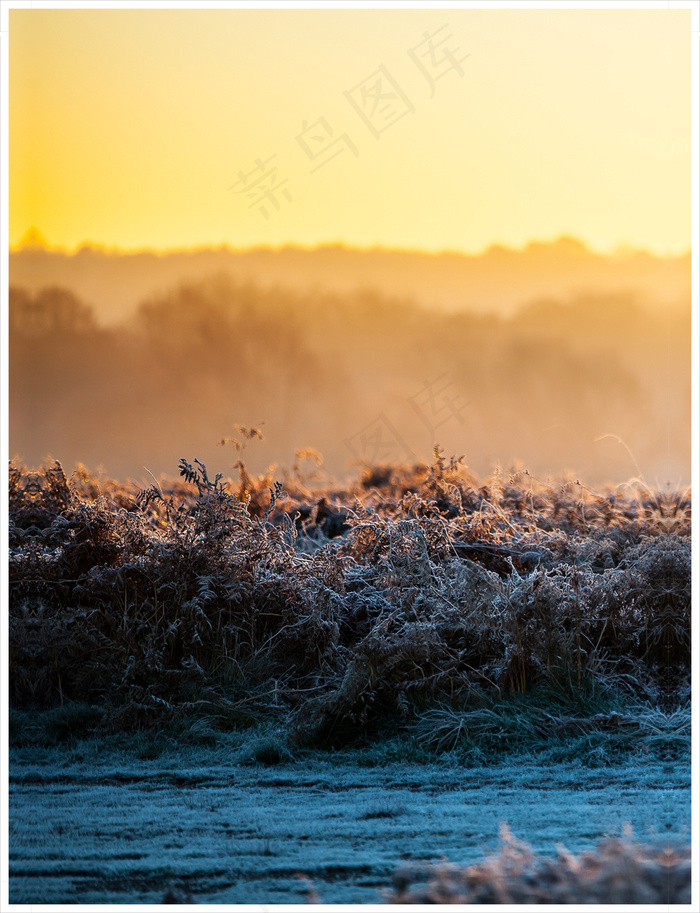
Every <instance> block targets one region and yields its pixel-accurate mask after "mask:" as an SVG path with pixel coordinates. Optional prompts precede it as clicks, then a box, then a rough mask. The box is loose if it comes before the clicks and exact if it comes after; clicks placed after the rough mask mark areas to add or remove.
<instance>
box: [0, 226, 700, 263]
mask: <svg viewBox="0 0 700 913" xmlns="http://www.w3.org/2000/svg"><path fill="white" fill-rule="evenodd" d="M562 244H569V245H571V246H575V247H578V248H581V249H582V250H583V252H585V253H587V254H592V255H594V256H599V257H611V258H615V257H618V258H619V257H633V256H638V255H640V254H642V255H646V256H649V257H654V258H656V259H660V260H669V259H677V260H680V259H684V258H686V257H689V256H690V255H691V253H692V243H691V244H689V245H688V246H687V247H686V248H684V249H683V250H682V251H679V252H668V251H667V252H665V253H661V252H657V251H655V250H653V249H651V248H649V247H643V246H636V245H634V244H631V243H629V242H624V241H623V242H620V243H618V244H616V245H615V246H613V247H612V248H608V249H607V250H603V249H601V248H596V247H595V246H593V245H591V244H590V243H588V242H587V241H584V240H583V239H582V238H580V237H578V236H576V235H572V234H567V233H563V234H560V235H556V236H555V237H553V238H550V239H545V240H543V239H540V238H533V239H532V240H530V241H527V242H524V243H523V244H522V245H520V246H517V245H510V244H505V243H503V242H500V241H491V242H489V243H487V244H485V245H484V246H483V247H482V248H480V249H479V250H476V251H467V250H463V249H458V248H439V249H437V250H428V249H426V248H416V247H400V246H397V247H392V246H390V245H386V244H372V245H354V244H349V243H348V242H345V241H324V242H320V243H318V244H313V245H310V244H302V243H299V242H294V241H287V242H284V243H281V244H276V245H275V244H252V245H249V246H247V247H236V246H234V245H232V244H230V243H228V242H220V243H216V242H204V243H202V244H194V245H190V246H174V247H120V246H119V245H116V244H115V245H108V244H105V243H103V242H99V241H87V240H85V241H81V242H80V243H78V244H76V245H75V246H73V247H68V246H63V245H60V244H56V245H52V244H50V243H49V242H48V241H46V239H45V238H44V237H43V234H41V233H40V232H39V231H38V230H37V229H35V228H32V229H29V230H28V231H27V232H26V233H25V236H24V238H23V239H22V240H21V241H20V242H19V243H18V244H16V245H9V246H8V252H9V253H10V254H17V253H22V252H24V251H27V250H29V251H31V250H34V251H39V250H43V251H46V252H47V253H61V254H67V255H68V256H75V255H77V254H79V253H81V251H84V250H92V251H99V252H103V253H106V254H119V255H122V256H130V255H131V256H133V255H135V254H154V255H157V256H163V255H167V254H183V253H201V252H205V251H228V252H231V253H259V252H273V253H280V252H282V251H303V252H307V253H313V252H317V251H327V250H345V251H352V252H357V253H392V254H394V253H400V254H413V255H416V254H419V255H422V256H427V257H442V256H453V257H455V256H456V257H472V258H477V257H483V256H485V255H487V254H489V253H491V252H494V251H504V252H508V253H516V254H521V253H525V252H526V251H528V250H529V249H530V248H533V247H535V248H536V247H555V246H557V245H562Z"/></svg>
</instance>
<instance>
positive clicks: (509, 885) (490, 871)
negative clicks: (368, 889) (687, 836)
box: [385, 826, 691, 905]
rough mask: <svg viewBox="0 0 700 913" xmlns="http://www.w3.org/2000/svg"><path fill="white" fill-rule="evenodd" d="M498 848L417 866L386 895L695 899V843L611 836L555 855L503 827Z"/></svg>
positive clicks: (445, 899)
mask: <svg viewBox="0 0 700 913" xmlns="http://www.w3.org/2000/svg"><path fill="white" fill-rule="evenodd" d="M501 836H502V846H501V850H500V852H499V853H497V854H495V855H493V856H491V857H487V858H485V859H484V860H482V861H481V862H478V863H476V864H474V865H470V866H464V867H460V866H457V865H454V864H452V863H449V862H444V863H441V864H437V865H435V864H427V865H420V864H412V865H406V866H403V867H402V868H400V869H399V870H398V871H397V872H396V873H395V875H394V878H393V888H392V890H391V891H387V892H385V894H386V902H387V903H392V904H401V903H406V904H485V903H494V904H507V905H511V904H540V903H556V904H577V905H580V904H636V905H639V904H689V903H690V902H691V895H690V888H691V857H690V847H689V846H687V847H684V848H683V849H677V848H673V847H669V846H666V847H651V846H646V845H642V844H637V843H635V842H634V841H632V840H631V839H624V840H619V839H608V840H605V841H603V842H602V843H601V844H600V845H599V846H598V847H597V848H596V849H595V850H593V851H589V852H585V853H582V854H581V855H580V856H574V855H573V854H572V853H570V852H569V851H568V850H567V849H566V848H565V847H561V848H560V849H559V855H558V857H557V858H555V859H547V858H543V857H538V856H536V855H535V854H534V853H533V851H532V850H531V848H530V847H529V846H528V845H527V844H526V843H523V842H522V841H520V840H517V839H516V838H515V837H513V835H512V834H511V833H510V831H509V830H508V828H507V827H505V826H504V827H503V829H502V834H501Z"/></svg>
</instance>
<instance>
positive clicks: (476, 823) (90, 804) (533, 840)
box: [10, 748, 690, 904]
mask: <svg viewBox="0 0 700 913" xmlns="http://www.w3.org/2000/svg"><path fill="white" fill-rule="evenodd" d="M78 758H79V752H78V753H76V752H75V751H68V750H65V749H55V750H53V751H52V750H49V749H41V750H37V749H35V750H32V751H26V750H25V751H21V752H18V753H16V754H15V755H14V756H13V757H12V758H11V767H10V901H11V902H12V903H27V904H29V903H32V904H38V903H93V904H98V903H102V904H104V903H131V904H136V903H159V902H160V901H161V900H162V899H163V897H164V895H165V893H166V891H167V890H168V889H169V888H170V889H171V890H173V891H174V893H175V895H176V896H177V897H179V898H180V899H181V900H182V899H185V898H186V897H187V896H189V899H190V900H191V901H192V902H196V903H200V904H201V903H299V902H304V901H305V900H306V899H307V897H308V892H309V885H308V882H306V881H304V880H303V879H300V878H299V877H298V875H299V874H300V873H301V874H304V875H307V876H308V877H309V878H311V879H312V881H313V882H314V885H315V887H316V890H317V891H318V893H319V895H320V898H321V900H322V902H324V903H372V902H374V903H377V902H381V900H382V896H381V894H380V893H379V891H380V889H381V888H383V887H384V888H386V887H389V886H390V883H391V876H392V873H393V872H395V871H396V869H397V868H398V867H399V866H400V864H401V863H402V862H404V861H406V860H423V859H433V860H438V859H440V858H441V857H444V858H447V859H449V860H450V861H452V862H455V863H460V864H465V863H473V862H476V861H478V860H479V859H481V858H482V857H483V855H484V854H485V853H490V852H494V851H496V850H497V849H498V847H499V843H500V837H499V828H500V825H501V823H503V822H505V823H507V824H508V825H509V827H510V829H511V831H512V833H513V834H514V835H515V836H516V837H517V838H520V839H522V840H525V841H527V842H528V843H530V844H531V846H532V848H533V850H535V851H536V852H537V853H542V854H546V855H548V856H554V855H556V848H557V844H559V843H563V844H565V845H566V847H567V848H568V849H569V850H571V851H572V852H574V853H580V852H582V851H585V850H589V849H592V848H594V847H595V846H596V845H597V844H598V842H599V841H600V840H601V838H603V837H605V836H622V834H623V832H624V829H625V826H626V825H630V826H631V828H632V829H633V832H634V835H635V838H636V839H637V840H639V841H640V842H650V843H652V844H656V845H659V844H660V843H662V842H665V841H669V840H670V841H671V842H673V843H675V844H681V845H683V844H687V843H689V840H690V771H689V768H688V767H686V766H680V765H675V764H663V763H659V762H653V763H651V764H645V765H640V764H634V763H626V764H620V765H617V766H615V767H612V768H611V767H604V768H598V769H596V768H586V767H583V766H577V765H573V764H569V765H556V766H553V767H552V768H551V769H548V768H547V767H546V766H542V765H541V764H537V765H535V764H531V763H530V764H528V763H523V762H518V763H511V764H507V763H502V764H499V765H493V766H490V767H480V768H467V767H464V766H460V765H457V764H453V765H451V764H449V763H434V764H415V763H397V762H390V763H386V764H382V765H381V766H378V767H363V766H360V765H358V757H356V756H354V755H353V752H338V753H335V754H334V755H332V756H328V757H327V758H325V759H321V758H318V757H311V758H308V759H299V760H295V761H292V762H289V763H282V764H281V765H277V766H275V767H260V766H255V765H245V764H237V765H228V766H227V765H225V764H222V763H221V759H220V754H217V753H216V752H214V751H210V750H208V749H206V748H202V749H198V750H197V751H196V752H194V753H193V752H192V751H190V752H188V753H186V754H183V753H181V752H178V751H175V750H174V751H172V752H166V753H164V754H162V755H161V756H160V757H157V758H155V759H153V760H150V761H145V760H134V759H133V756H132V758H131V759H130V758H129V757H128V756H127V755H125V754H123V753H118V752H110V751H109V750H106V751H104V753H103V754H102V756H101V757H99V758H97V757H92V758H89V759H87V760H82V761H81V760H78Z"/></svg>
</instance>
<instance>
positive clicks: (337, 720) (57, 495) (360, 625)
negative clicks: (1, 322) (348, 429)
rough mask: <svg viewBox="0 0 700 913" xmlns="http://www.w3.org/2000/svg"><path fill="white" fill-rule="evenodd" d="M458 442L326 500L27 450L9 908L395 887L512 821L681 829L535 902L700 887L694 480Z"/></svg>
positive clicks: (19, 544)
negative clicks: (673, 483)
mask: <svg viewBox="0 0 700 913" xmlns="http://www.w3.org/2000/svg"><path fill="white" fill-rule="evenodd" d="M242 430H243V431H245V432H246V435H247V437H248V438H249V437H250V436H251V435H253V436H255V435H256V434H257V433H258V432H257V429H242ZM434 456H435V459H434V462H433V464H432V465H430V466H427V465H416V466H412V467H386V466H385V467H366V468H365V470H364V471H363V474H362V475H361V476H360V477H359V478H358V480H357V482H355V483H353V484H352V485H351V486H350V487H349V488H335V487H332V486H331V487H328V486H326V487H321V488H318V489H313V490H312V488H310V487H309V486H308V485H307V481H305V479H304V478H303V475H302V474H301V472H300V471H299V472H296V473H295V474H293V475H292V476H290V477H289V478H286V479H285V480H284V483H282V482H280V481H279V480H274V479H273V478H272V477H268V476H264V477H260V478H258V479H253V478H252V477H251V476H250V475H249V474H248V473H247V471H246V469H245V467H244V466H243V464H242V463H240V464H239V475H240V478H239V481H238V483H236V482H234V481H232V480H228V481H222V478H221V477H220V476H219V475H217V476H216V477H215V478H213V479H212V478H210V476H209V475H208V473H207V470H206V467H205V466H204V465H203V464H202V463H199V462H197V461H195V463H194V464H190V463H188V462H187V461H186V460H181V462H180V474H181V477H182V481H179V482H170V483H166V482H165V481H164V482H163V484H162V485H161V484H160V483H157V484H154V485H153V486H152V487H151V488H149V489H148V490H145V491H143V490H139V489H137V488H136V487H135V486H134V485H130V484H127V485H123V484H121V483H115V482H110V481H109V480H100V479H97V478H96V477H93V476H90V475H89V473H87V472H85V471H83V470H80V471H76V473H74V474H73V476H72V477H71V478H70V479H69V478H68V477H67V476H66V474H65V473H64V471H63V469H62V467H61V466H60V465H59V464H55V465H54V466H50V467H47V468H45V469H43V470H41V471H34V470H28V469H25V468H23V467H19V466H13V467H12V468H11V473H10V497H9V503H10V537H9V538H10V561H9V571H10V613H9V614H10V618H9V621H10V624H9V644H10V712H11V713H10V744H11V748H12V754H11V763H10V777H11V796H10V799H11V805H10V878H11V886H10V898H11V900H12V901H13V902H17V903H33V904H36V903H70V902H74V903H75V902H79V903H96V904H103V903H117V902H124V903H138V904H142V903H146V902H159V901H161V900H162V899H163V898H164V897H165V896H166V894H167V892H171V895H170V896H171V899H172V898H173V897H174V898H176V899H178V898H179V899H181V900H185V899H187V898H190V899H191V900H192V901H193V902H196V903H207V902H213V903H220V902H228V903H236V902H238V903H244V902H259V903H285V902H287V903H288V902H294V901H300V900H305V899H307V898H308V899H313V898H314V897H315V896H316V893H318V896H319V897H320V898H321V900H322V901H323V902H327V903H337V902H346V903H351V902H362V903H377V902H378V901H380V900H381V898H382V895H381V894H380V893H379V892H380V891H381V889H383V888H384V889H388V888H390V886H391V885H392V876H393V875H394V874H395V873H396V872H397V870H398V869H399V868H400V867H401V865H402V864H403V863H405V862H406V861H407V860H425V859H432V860H434V861H439V860H440V859H441V858H445V859H448V860H450V861H452V862H454V863H456V864H459V865H462V866H464V865H470V866H474V865H475V864H477V863H480V862H481V860H483V858H484V854H489V853H493V852H495V851H497V850H498V848H499V839H500V838H499V832H500V826H501V824H502V823H504V824H507V825H508V826H509V827H510V829H511V832H512V833H513V835H514V836H515V837H516V838H518V839H520V840H522V841H526V842H527V843H528V844H530V845H531V846H532V848H533V850H534V851H535V853H537V854H541V855H542V856H543V858H544V859H545V860H546V859H547V858H550V859H552V858H554V856H555V853H556V851H557V844H558V843H561V844H564V845H565V846H566V847H567V848H568V849H569V850H570V851H571V852H573V853H576V854H580V853H585V852H587V851H589V850H591V851H592V850H596V852H598V850H597V847H598V845H599V844H600V841H601V839H603V838H605V837H606V836H608V837H620V836H622V834H623V832H624V828H625V825H630V826H631V828H632V831H633V833H634V834H635V835H636V837H637V839H639V840H640V841H646V845H647V847H649V846H656V847H659V846H660V847H663V846H666V845H669V846H670V845H675V846H677V847H678V848H679V855H678V856H673V855H672V856H665V855H663V854H659V853H656V850H655V851H654V852H655V853H656V855H654V854H651V855H650V852H651V851H649V852H647V850H644V851H642V850H638V849H632V850H630V849H629V848H630V847H631V844H629V843H628V844H627V845H626V847H627V848H626V849H625V848H623V849H622V850H620V851H619V852H618V850H617V849H615V848H614V847H613V848H611V846H610V845H609V846H608V848H607V849H605V848H603V849H601V850H600V852H599V855H598V856H597V857H595V858H594V859H593V862H592V863H591V860H590V859H588V861H586V860H585V859H584V863H583V864H579V863H578V862H576V861H575V862H573V863H572V860H571V857H562V858H561V860H559V861H558V862H557V865H556V866H554V867H553V868H552V867H551V866H550V868H549V869H548V868H547V867H546V865H545V866H544V868H541V869H538V870H537V871H536V872H535V871H534V870H529V871H523V870H522V866H521V868H520V870H519V873H518V875H517V878H518V879H519V882H518V889H519V890H520V889H521V888H522V889H523V891H524V892H525V895H527V898H526V899H524V900H521V901H518V902H530V901H531V899H532V898H531V895H530V894H528V893H527V892H528V891H530V892H531V891H532V890H535V888H536V889H537V890H538V891H539V890H540V889H541V892H542V893H540V894H538V895H537V896H535V898H534V902H537V903H546V902H552V897H553V896H555V895H556V896H557V897H558V898H560V899H561V898H562V897H563V898H565V899H564V901H563V902H573V901H570V900H569V899H570V898H574V900H575V899H577V898H580V897H581V896H582V894H581V891H582V890H583V887H584V886H582V884H581V876H580V873H581V872H583V873H584V874H585V873H586V872H592V871H593V872H597V873H599V872H601V871H603V872H605V873H607V875H606V877H605V878H603V879H602V880H601V879H600V878H599V877H598V876H597V875H596V876H595V879H597V880H596V883H595V885H594V886H593V887H592V888H591V890H590V891H588V890H587V888H586V896H587V897H589V900H587V901H586V902H590V903H597V902H603V901H605V902H607V900H608V899H609V897H610V896H611V894H610V890H612V888H611V887H610V886H611V885H612V884H613V883H615V884H618V885H623V886H626V888H625V889H626V890H630V891H637V889H638V887H639V885H640V884H641V885H642V891H641V893H639V892H638V893H637V894H635V896H634V902H635V903H637V904H639V903H647V902H653V903H661V902H666V903H670V902H674V901H673V900H672V898H676V899H678V898H680V899H681V900H682V899H683V898H684V897H686V895H687V891H688V888H689V884H690V871H689V865H688V857H689V845H690V822H689V817H690V782H689V777H690V763H689V748H690V615H691V599H690V595H691V541H690V508H691V504H690V492H688V491H671V490H663V491H662V490H654V489H650V488H649V487H648V486H646V485H644V484H643V483H642V482H640V481H639V480H638V481H636V482H630V483H629V484H628V485H625V486H617V487H616V488H614V489H610V490H606V491H601V492H596V491H593V490H592V489H589V488H586V487H585V486H582V485H581V484H580V482H579V481H578V480H573V479H569V480H563V481H561V482H541V481H537V480H535V479H533V478H532V477H531V476H530V475H529V474H528V473H527V472H525V471H522V472H521V471H515V470H514V471H513V474H512V475H511V476H509V477H508V478H506V477H504V476H503V474H502V473H500V472H496V471H495V472H494V475H493V477H492V478H491V479H490V480H487V481H483V480H481V481H480V480H478V479H476V478H475V477H474V476H472V475H471V474H470V473H469V472H468V471H467V469H466V467H464V466H463V465H462V464H461V462H460V460H454V459H453V460H450V461H449V463H448V461H447V460H445V459H444V457H443V455H442V453H441V451H440V450H439V449H436V451H435V455H434ZM300 459H301V458H300ZM512 849H513V852H514V853H515V855H516V856H517V853H519V852H521V851H520V849H518V848H517V846H516V845H515V844H513V845H512ZM514 859H515V857H513V856H511V857H509V856H507V854H506V855H504V857H503V860H504V861H502V862H501V863H497V864H494V866H491V864H490V863H489V864H488V865H487V866H486V868H485V869H480V870H479V871H477V872H474V871H472V869H470V873H471V874H469V875H468V876H466V875H465V876H464V877H462V874H457V875H455V873H454V870H447V869H443V870H442V874H439V873H438V875H436V879H435V881H436V884H437V888H435V890H434V891H433V888H431V887H430V885H428V888H427V889H425V882H426V879H425V878H424V879H423V886H422V887H421V885H420V884H419V885H418V886H417V887H416V886H415V884H414V883H412V884H409V885H408V888H407V886H406V885H407V883H406V882H404V883H402V884H398V883H396V882H395V883H394V890H395V893H394V895H392V896H393V897H394V898H395V899H398V900H399V901H400V902H408V903H411V902H414V899H415V898H416V897H424V896H426V890H427V891H428V893H430V891H433V896H434V897H439V898H442V897H443V896H444V893H445V892H444V890H443V887H444V885H445V884H447V886H448V887H447V890H448V893H449V896H450V897H451V898H453V899H454V898H455V897H463V896H465V894H468V895H469V896H476V895H478V896H479V897H481V896H482V894H483V891H482V893H481V894H480V893H479V892H480V891H481V889H482V887H483V886H484V885H486V888H484V890H485V891H486V892H488V890H490V887H489V886H490V885H496V886H498V885H500V884H502V883H503V881H504V879H503V878H502V872H503V871H504V870H505V869H507V868H508V866H510V870H509V877H510V876H512V875H513V867H515V868H518V866H520V863H521V861H522V854H521V857H518V858H517V859H515V861H514ZM601 859H602V860H603V862H604V864H599V863H600V861H601ZM511 863H512V865H511ZM589 863H590V864H589ZM499 866H500V867H499ZM445 873H447V874H445ZM299 876H302V877H299ZM453 876H454V877H453ZM570 876H571V877H570ZM430 877H431V876H430V875H428V881H429V880H430ZM441 878H442V882H441V881H440V879H441ZM470 879H471V880H470ZM595 879H594V880H595ZM448 882H449V884H448ZM533 885H534V886H535V887H534V888H533ZM414 887H415V891H414V890H413V888H414ZM472 888H474V891H472ZM647 889H648V890H647ZM470 892H471V893H470ZM475 892H476V894H475ZM497 894H498V891H495V893H493V892H492V895H491V896H490V897H489V901H493V902H501V901H500V900H498V899H497V898H496V899H494V898H495V897H496V895H497ZM513 896H516V895H513ZM517 896H518V897H521V898H522V897H523V896H524V895H523V893H522V891H521V893H520V894H517ZM626 897H627V895H626ZM566 898H569V899H566ZM649 898H651V899H649ZM436 902H442V900H437V901H436ZM475 902H476V901H475ZM515 902H516V901H513V903H515ZM611 902H612V901H611ZM618 902H626V903H629V902H631V901H630V900H629V899H625V900H624V901H623V900H619V901H618ZM683 902H685V901H683Z"/></svg>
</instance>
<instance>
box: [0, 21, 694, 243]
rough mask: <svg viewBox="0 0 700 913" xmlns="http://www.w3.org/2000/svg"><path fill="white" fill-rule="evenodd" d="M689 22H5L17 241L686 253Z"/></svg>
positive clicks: (12, 228)
mask: <svg viewBox="0 0 700 913" xmlns="http://www.w3.org/2000/svg"><path fill="white" fill-rule="evenodd" d="M689 30H690V12H688V11H684V10H634V9H627V10H620V11H618V10H610V9H607V10H600V11H598V10H548V11H538V10H525V9H524V10H517V11H513V10H505V11H497V10H455V9H449V10H440V9H423V10H396V9H394V10H378V9H373V10H359V9H351V10H338V9H334V10H323V9H310V10H291V9H283V10H272V9H255V10H234V9H232V10H182V11H174V10H165V11H159V10H145V9H141V10H116V11H115V10H61V9H50V10H12V11H10V86H9V92H10V99H9V100H10V109H9V127H10V161H9V176H10V243H11V245H17V244H18V243H19V242H20V240H21V239H22V238H23V236H25V234H26V232H27V231H28V229H29V228H30V227H32V226H36V227H37V228H38V229H39V230H40V231H41V233H42V234H43V235H44V236H45V237H46V239H47V240H48V242H49V243H50V244H51V245H58V246H64V247H68V248H73V247H75V246H77V245H79V244H81V243H82V242H85V241H90V242H93V243H102V244H106V245H107V246H117V247H122V248H130V249H133V248H145V247H149V248H157V249H165V248H171V247H188V246H200V245H208V244H216V245H218V244H229V245H232V246H234V247H248V246H253V245H270V246H279V245H283V244H288V243H290V244H300V245H307V246H315V245H317V244H324V243H334V242H343V243H345V244H350V245H356V246H360V247H368V246H374V245H382V246H385V247H404V248H417V249H423V250H428V251H437V250H445V249H449V250H462V251H469V252H472V251H477V250H481V249H483V248H484V247H486V246H488V245H489V244H492V243H502V244H506V245H512V246H521V245H523V244H526V243H527V242H528V241H531V240H532V239H550V238H554V237H557V236H559V235H562V234H568V235H575V236H578V237H579V238H581V239H582V240H584V241H585V242H587V243H588V244H589V245H591V246H592V247H593V248H595V249H598V250H611V249H613V248H615V247H617V246H618V245H632V246H635V247H645V248H648V249H650V250H652V251H654V252H658V253H677V252H681V251H684V250H686V249H688V248H689V246H690V111H691V102H690V40H689V38H690V36H689ZM426 36H428V37H426ZM273 156H274V158H273ZM258 163H260V164H261V165H262V167H258Z"/></svg>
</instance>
